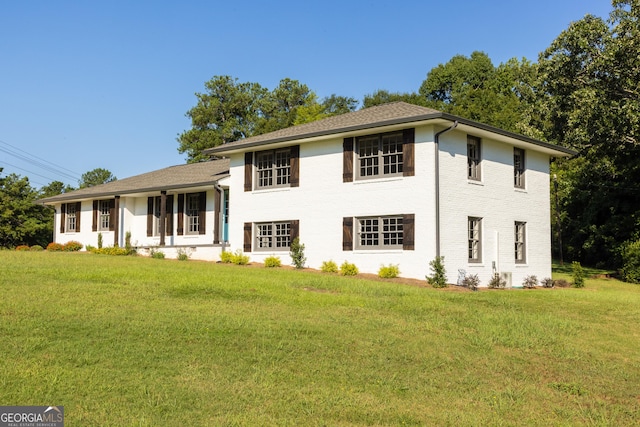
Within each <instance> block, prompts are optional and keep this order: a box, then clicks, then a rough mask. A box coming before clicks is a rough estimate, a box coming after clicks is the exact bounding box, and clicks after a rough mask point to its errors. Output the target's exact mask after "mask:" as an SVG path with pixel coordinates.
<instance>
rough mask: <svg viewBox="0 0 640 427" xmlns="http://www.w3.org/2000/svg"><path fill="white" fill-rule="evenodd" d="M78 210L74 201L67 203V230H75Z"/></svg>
mask: <svg viewBox="0 0 640 427" xmlns="http://www.w3.org/2000/svg"><path fill="white" fill-rule="evenodd" d="M78 215H80V212H78V211H77V210H76V205H75V203H69V204H67V229H66V231H67V232H75V231H76V227H77V223H78V222H77V216H78Z"/></svg>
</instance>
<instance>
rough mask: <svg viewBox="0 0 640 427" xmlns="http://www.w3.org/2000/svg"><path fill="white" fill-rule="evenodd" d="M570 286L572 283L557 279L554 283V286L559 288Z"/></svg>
mask: <svg viewBox="0 0 640 427" xmlns="http://www.w3.org/2000/svg"><path fill="white" fill-rule="evenodd" d="M569 285H570V283H569V282H567V281H566V280H564V279H557V280H554V281H553V286H557V287H559V288H568V287H569Z"/></svg>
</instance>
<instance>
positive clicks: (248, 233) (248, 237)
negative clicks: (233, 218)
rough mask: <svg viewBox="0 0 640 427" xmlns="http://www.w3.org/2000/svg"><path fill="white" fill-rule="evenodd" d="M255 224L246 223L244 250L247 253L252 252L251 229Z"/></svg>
mask: <svg viewBox="0 0 640 427" xmlns="http://www.w3.org/2000/svg"><path fill="white" fill-rule="evenodd" d="M252 227H253V224H252V223H250V222H245V223H244V246H243V248H242V249H243V250H244V251H245V252H251V228H252Z"/></svg>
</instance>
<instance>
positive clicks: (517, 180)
mask: <svg viewBox="0 0 640 427" xmlns="http://www.w3.org/2000/svg"><path fill="white" fill-rule="evenodd" d="M524 153H525V152H524V149H522V148H517V147H514V148H513V186H514V187H515V188H525V182H526V181H525V179H524V178H525V168H526V163H525V154H524Z"/></svg>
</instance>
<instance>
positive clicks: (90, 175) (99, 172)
mask: <svg viewBox="0 0 640 427" xmlns="http://www.w3.org/2000/svg"><path fill="white" fill-rule="evenodd" d="M117 179H118V178H116V177H115V176H114V175H113V174H112V173H111V171H109V170H108V169H103V168H95V169H93V170H90V171H88V172H85V173H83V174H82V176H81V177H80V181H79V182H78V183H79V184H80V188H86V187H93V186H94V185H99V184H106V183H108V182H111V181H116V180H117Z"/></svg>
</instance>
